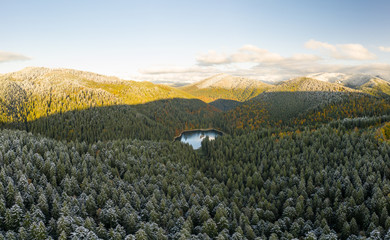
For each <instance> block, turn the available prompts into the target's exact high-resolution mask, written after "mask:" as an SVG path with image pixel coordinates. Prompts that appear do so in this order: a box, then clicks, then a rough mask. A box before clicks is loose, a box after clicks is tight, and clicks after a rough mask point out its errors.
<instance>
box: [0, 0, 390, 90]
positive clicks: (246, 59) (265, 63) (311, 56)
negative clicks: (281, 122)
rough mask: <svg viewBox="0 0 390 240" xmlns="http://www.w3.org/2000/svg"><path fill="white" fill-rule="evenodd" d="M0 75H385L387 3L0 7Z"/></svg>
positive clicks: (389, 48)
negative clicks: (49, 71) (52, 70)
mask: <svg viewBox="0 0 390 240" xmlns="http://www.w3.org/2000/svg"><path fill="white" fill-rule="evenodd" d="M0 5H1V14H0V29H1V37H0V73H6V72H11V71H17V70H20V69H22V68H24V67H27V66H44V67H61V68H74V69H80V70H86V71H92V72H97V73H101V74H107V75H116V76H119V77H122V78H125V79H137V80H149V81H161V82H163V81H168V82H169V81H187V82H190V81H194V80H199V79H201V78H203V77H207V76H210V75H213V74H216V73H219V72H227V73H230V74H233V75H241V76H249V77H252V78H256V79H262V80H267V81H278V80H284V79H286V78H290V77H294V76H298V75H305V74H310V73H313V72H345V73H352V72H353V73H370V74H380V75H383V76H385V77H389V78H390V31H389V26H390V14H389V12H390V1H385V0H383V1H375V0H371V1H362V0H361V1H359V0H357V1H356V0H355V1H346V0H345V1H340V0H338V1H333V0H330V1H313V0H311V1H287V0H286V1H277V0H273V1H271V0H269V1H260V0H259V1H222V0H220V1H211V0H208V1H96V0H94V1H87V0H84V1H72V0H70V1H40V0H38V1H17V0H16V1H2V3H1V4H0Z"/></svg>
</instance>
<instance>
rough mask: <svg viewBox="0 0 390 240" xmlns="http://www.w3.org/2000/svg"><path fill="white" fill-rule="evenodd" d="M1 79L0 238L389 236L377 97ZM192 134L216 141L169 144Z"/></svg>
mask: <svg viewBox="0 0 390 240" xmlns="http://www.w3.org/2000/svg"><path fill="white" fill-rule="evenodd" d="M0 80H1V81H0V83H1V86H2V88H0V100H1V113H2V115H1V116H2V118H1V120H2V122H1V124H0V127H1V128H2V130H0V167H1V168H0V239H72V240H73V239H107V240H108V239H180V240H181V239H249V240H252V239H256V240H258V239H305V240H311V239H321V240H325V239H342V240H346V239H349V240H352V239H390V231H389V230H390V216H389V211H390V198H389V196H390V182H389V178H390V145H389V142H390V130H389V129H390V127H389V126H390V100H389V97H388V95H387V94H385V93H383V94H368V93H367V92H363V90H362V89H352V88H348V87H346V86H344V85H342V84H333V83H329V82H321V81H318V80H313V79H309V78H297V79H293V80H290V81H287V82H284V83H281V84H279V85H276V86H274V87H272V88H270V89H268V91H265V92H262V93H261V94H259V95H258V96H256V97H254V98H252V99H251V100H249V101H245V102H242V103H241V102H238V101H226V100H223V101H216V102H214V103H211V104H207V103H205V102H203V101H201V100H199V99H193V98H192V97H191V96H190V95H188V94H187V93H183V92H182V91H179V90H177V89H174V88H170V87H165V86H160V85H154V84H152V83H135V82H130V81H129V82H127V81H123V80H119V79H117V78H111V77H106V76H100V75H96V74H92V73H86V72H78V71H73V70H48V69H26V70H24V71H22V72H18V73H13V74H8V75H3V76H0ZM47 86H51V87H50V89H51V90H50V91H48V92H46V90H47ZM61 86H62V87H61ZM59 89H60V90H61V91H59ZM376 93H378V92H376ZM142 94H145V96H146V98H145V99H148V101H147V102H144V103H142V102H139V99H143V97H142V96H143V95H142ZM138 96H141V97H140V98H139V99H138V98H137V97H138ZM175 96H178V97H179V98H175ZM160 98H161V99H160ZM137 99H138V100H137ZM221 109H222V110H221ZM197 128H217V129H219V130H222V131H223V132H224V135H223V136H221V137H218V138H216V139H215V140H212V141H209V140H208V138H205V139H206V140H204V141H203V142H202V147H201V149H199V150H193V148H192V147H191V146H189V145H185V144H182V143H180V142H177V141H174V142H173V141H172V140H173V137H174V136H176V135H178V134H179V133H180V132H181V131H183V130H186V129H197Z"/></svg>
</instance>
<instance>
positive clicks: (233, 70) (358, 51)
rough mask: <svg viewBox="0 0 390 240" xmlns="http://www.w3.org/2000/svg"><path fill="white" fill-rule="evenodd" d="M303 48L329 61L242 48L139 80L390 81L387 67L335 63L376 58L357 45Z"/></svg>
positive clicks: (321, 44)
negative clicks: (336, 76)
mask: <svg viewBox="0 0 390 240" xmlns="http://www.w3.org/2000/svg"><path fill="white" fill-rule="evenodd" d="M305 46H306V47H307V48H310V49H318V50H322V51H324V53H325V54H327V55H329V56H331V57H332V59H329V58H321V57H320V56H318V55H313V54H303V53H298V54H294V55H291V56H287V57H285V56H281V55H280V54H277V53H273V52H270V51H268V50H266V49H262V48H259V47H257V46H254V45H244V46H242V47H241V48H239V49H237V50H236V51H234V52H233V53H218V52H216V51H209V52H208V53H206V54H203V55H200V56H198V57H197V58H196V61H197V65H193V66H190V67H172V66H168V67H167V66H162V67H161V66H160V67H152V68H148V69H141V70H139V72H140V73H141V74H140V75H139V76H138V77H135V78H136V79H139V80H148V81H153V82H164V83H167V82H171V83H178V82H180V83H192V82H195V81H199V80H202V79H205V78H207V77H210V76H212V75H215V74H218V73H227V74H230V75H234V76H242V77H249V78H253V79H258V80H262V81H266V82H278V81H283V80H287V79H290V78H292V77H298V76H306V75H309V74H313V73H318V72H330V73H334V72H339V73H346V74H355V73H364V74H370V75H380V76H382V77H383V78H385V79H387V80H390V64H387V63H370V64H360V65H357V64H356V62H351V63H353V64H354V65H348V62H346V61H335V59H344V60H345V59H350V60H367V59H372V58H374V57H375V55H373V54H372V53H370V52H369V51H368V50H367V49H365V48H364V47H363V46H362V45H360V44H337V45H332V44H329V43H324V42H319V41H315V40H310V41H308V42H306V44H305Z"/></svg>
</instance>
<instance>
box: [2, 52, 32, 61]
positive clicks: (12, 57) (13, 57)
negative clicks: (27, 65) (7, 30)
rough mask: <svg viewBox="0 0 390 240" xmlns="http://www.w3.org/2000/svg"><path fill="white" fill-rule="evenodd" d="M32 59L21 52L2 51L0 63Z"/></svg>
mask: <svg viewBox="0 0 390 240" xmlns="http://www.w3.org/2000/svg"><path fill="white" fill-rule="evenodd" d="M30 59H31V58H29V57H26V56H24V55H21V54H19V53H13V52H4V51H0V63H2V62H11V61H19V60H30Z"/></svg>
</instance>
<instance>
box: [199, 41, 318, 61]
mask: <svg viewBox="0 0 390 240" xmlns="http://www.w3.org/2000/svg"><path fill="white" fill-rule="evenodd" d="M319 59H320V57H318V56H316V55H312V54H295V55H293V56H292V57H283V56H281V55H280V54H278V53H273V52H270V51H268V50H266V49H262V48H259V47H257V46H254V45H244V46H242V47H241V48H240V49H238V50H237V51H236V52H234V53H232V54H224V53H217V52H216V51H209V52H208V53H206V54H202V55H200V56H198V57H197V58H196V60H197V62H198V64H199V65H201V66H211V65H222V64H231V63H265V64H267V63H281V62H288V61H316V60H319Z"/></svg>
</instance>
